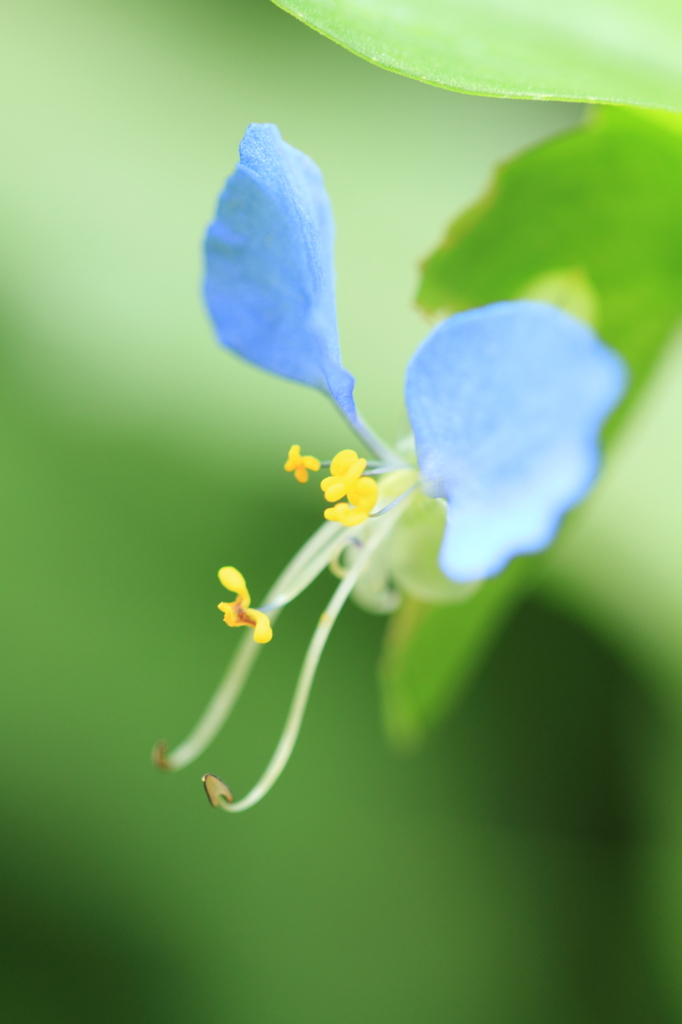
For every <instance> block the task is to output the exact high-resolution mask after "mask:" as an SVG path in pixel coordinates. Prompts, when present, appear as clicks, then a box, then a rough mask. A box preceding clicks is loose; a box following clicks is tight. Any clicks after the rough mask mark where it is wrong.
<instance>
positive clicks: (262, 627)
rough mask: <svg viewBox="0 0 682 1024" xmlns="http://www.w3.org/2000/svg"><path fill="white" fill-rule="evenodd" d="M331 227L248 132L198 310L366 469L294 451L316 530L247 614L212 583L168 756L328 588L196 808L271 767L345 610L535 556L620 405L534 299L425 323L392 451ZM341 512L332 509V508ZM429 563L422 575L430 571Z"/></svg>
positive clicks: (611, 385) (568, 330) (439, 597)
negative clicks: (235, 773) (291, 685)
mask: <svg viewBox="0 0 682 1024" xmlns="http://www.w3.org/2000/svg"><path fill="white" fill-rule="evenodd" d="M333 241H334V224H333V218H332V212H331V205H330V202H329V198H328V196H327V193H326V191H325V188H324V184H323V181H322V176H321V174H320V171H319V170H318V168H317V167H316V166H315V164H314V163H313V162H312V161H311V160H310V158H309V157H307V156H305V155H304V154H303V153H300V152H299V151H298V150H296V149H294V148H293V147H292V146H290V145H288V144H287V143H286V142H284V141H283V140H282V138H281V136H280V133H279V131H278V129H277V128H276V127H275V126H274V125H269V124H252V125H251V126H250V127H249V128H248V130H247V132H246V134H245V136H244V139H243V140H242V143H241V147H240V162H239V164H238V166H237V169H236V170H235V172H234V174H233V175H232V176H231V177H230V179H229V180H228V182H227V184H226V186H225V189H224V191H223V194H222V195H221V197H220V201H219V204H218V211H217V215H216V219H215V221H214V222H213V224H212V225H211V227H210V228H209V231H208V235H207V239H206V281H205V297H206V302H207V305H208V309H209V311H210V314H211V317H212V319H213V322H214V325H215V328H216V331H217V334H218V337H219V339H220V341H221V342H222V344H223V345H225V346H227V347H228V348H230V349H232V350H233V351H235V352H237V353H238V354H239V355H241V356H242V357H243V358H245V359H248V360H250V361H251V362H253V363H255V364H257V365H258V366H260V367H262V368H263V369H266V370H269V371H271V372H273V373H276V374H279V375H280V376H283V377H288V378H290V379H291V380H294V381H298V382H300V383H302V384H307V385H309V386H311V387H315V388H318V389H320V390H321V391H323V392H325V394H327V395H328V396H329V397H330V398H331V399H332V400H333V401H334V402H335V403H336V405H337V406H338V408H339V410H340V411H341V413H342V414H343V415H344V417H345V418H346V420H347V421H348V424H349V426H350V427H351V428H352V430H353V431H354V432H355V434H356V435H357V436H358V437H359V439H360V440H361V441H362V442H363V444H364V445H365V446H366V447H367V448H368V450H369V451H370V453H371V454H372V455H373V456H374V459H373V460H372V459H370V460H367V459H365V458H363V457H361V456H359V455H358V453H357V452H356V451H355V450H353V449H345V450H344V451H342V452H339V453H337V455H336V456H335V457H334V458H333V459H332V460H331V461H329V462H327V463H320V460H318V459H317V458H316V457H315V456H310V455H308V456H304V455H301V452H300V447H299V446H298V445H292V447H291V448H290V450H289V457H288V459H287V463H286V465H285V469H287V470H289V471H290V472H293V473H294V474H295V476H296V478H297V479H298V480H299V481H300V482H305V481H307V479H308V475H309V472H315V471H316V470H318V469H319V468H320V465H327V466H328V467H329V475H328V476H327V477H326V478H325V479H323V480H322V482H321V487H322V490H323V492H324V495H325V498H326V499H327V501H328V502H331V503H333V506H332V507H331V508H327V510H326V511H325V518H326V519H327V520H328V521H327V522H326V523H324V524H323V525H322V526H321V527H320V529H319V530H318V531H317V532H316V533H315V534H314V535H313V537H311V539H310V540H309V541H308V542H307V544H306V545H304V547H303V548H302V550H301V551H300V552H299V553H298V554H297V555H296V557H295V558H294V559H293V561H292V562H291V563H290V565H289V566H287V567H286V568H285V570H284V572H283V573H282V574H281V576H280V577H279V579H278V580H277V581H276V583H275V585H274V586H273V588H272V589H271V591H270V593H269V594H268V595H267V596H266V598H265V601H264V602H263V604H262V605H260V606H259V607H258V608H252V607H251V599H250V595H249V593H248V590H247V588H246V583H245V581H244V578H243V577H242V576H241V574H240V573H239V572H238V571H237V570H236V569H235V568H234V567H232V566H230V567H225V568H223V569H221V570H220V574H219V575H220V578H221V581H222V582H223V583H224V584H225V586H227V587H228V589H230V590H231V591H232V592H233V593H235V594H236V595H237V596H236V599H235V600H234V601H231V602H229V603H223V604H221V605H220V608H221V610H222V611H223V612H224V614H225V621H226V622H227V623H228V625H231V626H242V625H246V626H249V627H252V629H253V633H252V632H251V631H247V635H246V636H245V638H244V640H243V641H242V644H241V645H240V647H239V648H238V651H237V654H236V656H235V659H234V660H233V662H232V664H231V666H230V668H229V669H228V672H227V675H226V677H225V680H224V681H223V683H222V684H221V686H220V687H219V689H218V691H217V693H216V695H215V696H214V698H213V701H212V703H211V704H210V705H209V707H208V709H207V711H206V713H205V714H204V716H203V718H202V719H201V720H200V722H199V723H198V725H197V727H196V728H195V730H194V731H193V732H192V733H191V734H190V736H189V737H188V739H187V740H185V742H184V743H183V744H181V745H180V746H179V747H177V748H176V749H175V750H174V751H173V752H172V753H170V754H169V753H167V752H166V749H165V746H163V745H159V746H158V747H157V749H156V761H157V763H158V764H159V765H160V766H161V767H164V768H168V769H177V768H181V767H183V766H184V765H186V764H188V763H189V762H190V761H192V760H194V759H195V758H196V757H197V756H198V755H199V754H200V753H201V752H202V751H203V750H204V749H205V747H206V746H207V745H208V743H210V742H211V740H212V739H213V738H214V736H215V735H216V733H217V731H218V729H219V728H220V727H221V725H222V723H223V722H224V720H225V719H226V717H227V715H228V714H229V713H230V711H231V709H232V707H233V705H234V703H235V701H236V700H237V697H238V696H239V693H240V692H241V688H242V687H243V685H244V682H245V680H246V677H247V674H248V672H249V670H250V667H251V665H252V664H253V661H254V659H255V657H256V656H257V653H258V651H259V650H260V646H259V645H262V644H263V643H267V642H268V641H269V640H270V638H271V637H272V623H273V622H274V620H275V618H276V617H277V615H278V614H279V611H280V610H281V609H282V608H283V607H284V606H285V605H286V604H288V603H289V602H290V601H292V600H293V598H294V597H296V596H297V595H298V594H299V593H300V592H301V591H302V590H303V589H304V588H305V587H307V586H308V584H309V583H310V582H312V580H313V579H315V577H316V576H318V575H319V573H320V572H321V571H322V570H323V569H324V568H325V567H326V566H329V567H330V568H331V569H332V571H333V572H335V573H336V574H337V575H338V576H339V577H340V578H341V582H340V584H339V586H338V588H337V590H336V593H335V594H334V597H333V598H332V600H331V602H330V604H329V606H328V607H327V609H326V611H325V613H324V614H323V616H322V618H321V620H320V622H319V624H318V626H317V628H316V629H315V632H314V634H313V638H312V640H311V642H310V646H309V648H308V652H307V654H306V657H305V659H304V663H303V668H302V671H301V675H300V677H299V682H298V685H297V688H296V691H295V695H294V699H293V703H292V707H291V710H290V713H289V718H288V720H287V723H286V725H285V729H284V732H283V734H282V738H281V740H280V743H279V745H278V747H277V749H276V751H275V753H274V755H273V758H272V760H271V762H270V764H269V765H268V768H267V769H266V771H265V774H264V775H263V777H262V778H261V780H260V781H259V782H258V783H257V785H256V786H255V787H254V788H253V789H252V790H251V792H250V793H249V794H247V796H246V797H244V798H243V799H242V800H240V801H239V802H238V803H234V802H233V799H232V795H231V793H230V791H229V789H228V788H227V786H226V785H225V784H224V783H223V782H222V781H221V780H220V779H219V778H218V777H217V776H214V775H207V776H205V777H204V783H205V786H206V790H207V792H208V795H209V798H210V799H211V802H212V803H213V804H214V805H215V806H221V807H222V808H223V809H224V810H228V811H232V812H234V811H240V810H245V809H246V808H247V807H250V806H252V805H253V804H254V803H256V802H257V801H258V800H260V799H261V798H262V796H264V795H265V793H266V792H267V791H268V790H269V789H270V787H271V786H272V785H273V783H274V782H275V781H276V779H277V778H278V777H279V775H280V773H281V771H282V769H283V768H284V766H285V764H286V762H287V760H288V758H289V756H290V754H291V751H292V749H293V746H294V743H295V741H296V737H297V735H298V731H299V728H300V725H301V721H302V718H303V713H304V710H305V705H306V701H307V698H308V694H309V692H310V687H311V685H312V682H313V677H314V674H315V670H316V667H317V664H318V662H319V659H320V656H321V653H322V649H323V647H324V643H325V641H326V639H327V636H328V635H329V632H330V630H331V627H332V625H333V623H334V621H335V619H336V617H337V615H338V613H339V611H340V610H341V608H342V606H343V604H344V602H345V600H346V599H347V597H348V596H349V595H350V594H351V593H353V596H354V597H355V599H356V600H357V601H358V603H360V604H361V605H362V606H364V607H366V608H368V609H369V610H371V611H375V612H384V613H385V612H389V611H392V610H394V609H395V608H396V607H397V606H398V604H399V603H400V601H401V600H402V595H403V594H404V593H407V594H410V595H413V596H415V597H417V598H419V599H421V600H426V601H433V602H439V601H454V600H463V599H466V598H467V597H468V596H469V595H470V594H471V592H472V590H473V589H474V588H475V587H476V586H478V585H480V583H481V581H484V580H485V579H487V578H489V577H491V576H493V575H496V574H497V573H499V572H501V571H502V570H503V569H504V568H505V566H506V565H507V564H508V563H509V561H510V560H511V559H512V558H514V557H516V556H519V555H525V554H532V553H534V552H537V551H541V550H542V549H544V548H546V547H547V546H548V545H549V544H550V543H551V541H552V539H553V537H554V536H555V534H556V532H557V529H558V527H559V525H560V522H561V519H562V517H563V516H564V514H565V513H566V512H567V511H568V510H569V509H570V508H571V507H572V506H574V505H575V504H576V503H577V502H579V501H580V500H581V499H582V498H583V497H584V496H585V494H586V493H587V491H588V490H589V488H590V486H591V484H592V482H593V480H594V478H595V475H596V473H597V470H598V466H599V459H600V452H599V434H600V430H601V428H602V426H603V423H604V421H605V419H606V418H607V417H608V415H609V413H610V412H611V411H612V410H613V408H614V407H615V405H616V404H617V402H618V401H619V399H620V397H621V396H622V394H623V392H624V389H625V385H626V380H627V373H626V369H625V366H624V363H623V361H622V360H621V358H620V357H619V356H618V355H617V354H616V353H615V352H614V351H613V350H611V349H610V348H608V347H607V346H606V345H605V344H604V343H603V342H602V341H600V339H599V338H598V337H597V336H596V335H595V334H594V332H593V331H592V330H590V329H589V328H588V327H587V326H586V325H585V324H583V323H581V322H579V321H578V320H575V319H574V318H573V317H571V316H569V315H567V314H566V313H564V312H562V311H560V310H559V309H557V308H555V307H553V306H549V305H545V304H543V303H538V302H529V301H515V302H499V303H495V304H493V305H490V306H485V307H483V308H480V309H474V310H469V311H467V312H464V313H458V314H455V315H454V316H451V317H450V318H449V319H447V320H445V321H444V322H443V323H441V324H439V325H438V326H437V327H436V328H435V329H434V330H433V331H432V332H431V333H430V334H429V336H428V337H427V338H426V339H425V341H424V342H423V343H422V345H421V346H420V348H419V349H418V350H417V352H416V353H415V355H414V356H413V358H412V360H411V361H410V363H409V366H408V369H407V378H406V389H405V398H406V404H407V411H408V414H409V418H410V423H411V426H412V430H413V438H412V439H406V441H404V442H403V443H402V444H401V445H399V446H397V448H395V449H393V448H391V447H390V446H388V445H387V444H385V443H384V442H383V441H382V440H381V439H380V438H379V437H377V435H376V434H375V433H374V432H373V431H372V430H371V428H370V427H369V426H368V425H367V424H366V423H365V421H364V420H363V419H362V418H361V417H360V415H359V414H358V412H357V410H356V407H355V402H354V399H353V386H354V380H353V377H352V376H351V374H350V373H349V372H348V371H347V370H346V369H345V368H344V366H343V364H342V362H341V354H340V349H339V339H338V328H337V320H336V305H335V296H334V263H333ZM344 498H345V499H347V500H345V501H342V500H341V499H344ZM436 554H437V563H438V564H436Z"/></svg>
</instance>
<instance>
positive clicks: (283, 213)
mask: <svg viewBox="0 0 682 1024" xmlns="http://www.w3.org/2000/svg"><path fill="white" fill-rule="evenodd" d="M239 155H240V162H239V164H238V165H237V169H236V170H235V172H234V174H233V175H232V177H231V178H230V179H229V180H228V182H227V184H226V186H225V190H224V191H223V194H222V195H221V197H220V201H219V203H218V212H217V214H216V219H215V221H214V222H213V224H211V226H210V228H209V230H208V234H207V237H206V280H205V296H206V302H207V304H208V308H209V311H210V313H211V316H212V318H213V322H214V324H215V327H216V330H217V332H218V337H219V338H220V341H221V342H222V343H223V345H227V347H228V348H231V349H233V350H234V351H235V352H238V353H239V355H241V356H243V357H244V358H245V359H249V360H251V362H253V363H257V364H258V366H262V367H263V368H264V369H266V370H271V371H272V372H273V373H278V374H281V375H282V376H283V377H290V378H291V379H292V380H297V381H300V382H301V383H303V384H309V385H310V386H311V387H315V388H320V389H321V390H323V391H326V392H327V393H328V394H330V395H331V396H332V397H333V398H334V399H335V400H336V402H337V403H338V404H339V405H340V406H341V409H342V411H343V412H344V413H345V414H346V415H347V416H349V417H350V418H351V419H352V420H353V421H354V420H355V416H356V414H355V405H354V402H353V385H354V380H353V377H352V376H351V375H350V373H348V371H347V370H345V369H344V367H343V366H342V364H341V355H340V352H339V338H338V328H337V323H336V304H335V299H334V256H333V246H334V221H333V218H332V210H331V205H330V202H329V197H328V196H327V193H326V191H325V188H324V183H323V181H322V175H321V174H320V171H319V169H318V168H317V167H316V165H315V164H314V163H313V161H312V160H311V159H310V158H309V157H307V156H306V155H305V154H304V153H300V152H299V151H298V150H297V149H294V148H293V146H289V145H288V144H287V143H286V142H284V141H283V140H282V137H281V135H280V133H279V131H278V129H277V128H276V126H275V125H273V124H252V125H250V126H249V128H248V129H247V131H246V134H245V135H244V138H243V139H242V142H241V146H240V148H239Z"/></svg>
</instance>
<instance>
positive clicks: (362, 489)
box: [320, 448, 379, 526]
mask: <svg viewBox="0 0 682 1024" xmlns="http://www.w3.org/2000/svg"><path fill="white" fill-rule="evenodd" d="M329 468H330V470H331V473H332V475H331V476H328V477H326V478H325V479H324V480H323V481H322V482H321V484H320V486H321V488H322V490H323V491H324V496H325V498H326V499H327V501H339V499H340V498H343V497H348V501H349V502H350V504H348V503H346V502H342V503H340V504H339V505H335V506H334V508H328V509H325V512H324V518H325V519H329V520H331V521H332V522H334V523H343V525H344V526H359V524H360V523H364V521H365V519H367V517H368V516H369V515H370V513H371V511H372V509H373V508H374V506H375V505H376V503H377V498H378V496H379V488H378V486H377V482H376V480H373V479H372V477H369V476H363V475H362V474H363V473H364V471H365V469H366V468H367V460H366V459H359V458H358V454H357V452H354V451H352V450H351V449H350V448H347V449H345V450H344V451H342V452H339V454H338V455H337V456H335V458H334V459H332V463H331V466H330V467H329Z"/></svg>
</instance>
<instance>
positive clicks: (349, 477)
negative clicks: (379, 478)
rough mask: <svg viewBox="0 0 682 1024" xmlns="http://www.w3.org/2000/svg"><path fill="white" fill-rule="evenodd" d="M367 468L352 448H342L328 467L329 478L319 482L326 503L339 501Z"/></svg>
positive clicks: (364, 461)
mask: <svg viewBox="0 0 682 1024" xmlns="http://www.w3.org/2000/svg"><path fill="white" fill-rule="evenodd" d="M366 468H367V459H359V458H358V453H357V452H354V451H353V450H352V448H344V450H343V451H342V452H339V454H338V455H335V456H334V458H333V459H332V462H331V465H330V467H329V472H330V473H331V476H327V477H325V478H324V480H322V481H321V482H320V487H321V488H322V490H323V491H324V496H325V498H326V499H327V501H339V500H340V499H341V498H344V497H345V496H346V495H347V494H348V493H349V490H350V489H351V488H352V487H354V486H355V484H356V483H357V481H358V480H359V479H360V477H361V476H362V474H363V473H364V472H365V469H366Z"/></svg>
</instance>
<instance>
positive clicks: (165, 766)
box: [152, 740, 173, 772]
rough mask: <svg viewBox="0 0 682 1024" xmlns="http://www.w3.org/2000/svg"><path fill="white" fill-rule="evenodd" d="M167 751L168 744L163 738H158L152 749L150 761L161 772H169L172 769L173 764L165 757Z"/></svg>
mask: <svg viewBox="0 0 682 1024" xmlns="http://www.w3.org/2000/svg"><path fill="white" fill-rule="evenodd" d="M167 753H168V744H167V743H166V742H165V741H164V740H159V742H158V743H157V744H156V746H155V747H154V749H153V750H152V763H153V764H154V765H156V767H157V768H158V769H159V770H160V771H162V772H171V771H172V770H173V766H172V765H171V763H170V762H169V760H168V758H167V757H166V754H167Z"/></svg>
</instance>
